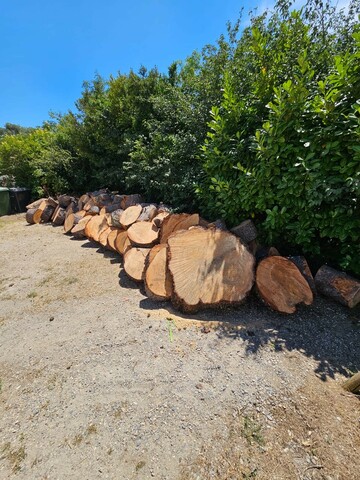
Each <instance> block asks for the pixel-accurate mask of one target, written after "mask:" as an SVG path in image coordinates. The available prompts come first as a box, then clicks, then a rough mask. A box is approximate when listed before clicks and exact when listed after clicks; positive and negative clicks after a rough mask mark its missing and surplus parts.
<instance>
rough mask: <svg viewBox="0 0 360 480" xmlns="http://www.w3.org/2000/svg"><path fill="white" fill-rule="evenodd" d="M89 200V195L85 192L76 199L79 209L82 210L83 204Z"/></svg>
mask: <svg viewBox="0 0 360 480" xmlns="http://www.w3.org/2000/svg"><path fill="white" fill-rule="evenodd" d="M89 200H90V196H89V195H88V194H87V193H85V194H84V195H81V197H80V198H79V201H78V206H79V210H83V208H84V206H85V205H86V203H87V202H88V201H89Z"/></svg>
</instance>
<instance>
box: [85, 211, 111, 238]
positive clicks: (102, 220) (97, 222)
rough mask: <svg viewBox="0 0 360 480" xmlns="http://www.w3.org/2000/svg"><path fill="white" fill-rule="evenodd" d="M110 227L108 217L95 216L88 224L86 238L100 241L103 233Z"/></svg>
mask: <svg viewBox="0 0 360 480" xmlns="http://www.w3.org/2000/svg"><path fill="white" fill-rule="evenodd" d="M108 227H109V225H108V224H107V216H106V214H105V215H95V216H93V217H92V218H91V220H90V222H88V223H87V224H86V227H85V236H86V237H87V238H88V239H89V240H94V241H95V242H98V241H99V238H100V235H101V233H102V232H103V231H104V230H106V229H107V228H108Z"/></svg>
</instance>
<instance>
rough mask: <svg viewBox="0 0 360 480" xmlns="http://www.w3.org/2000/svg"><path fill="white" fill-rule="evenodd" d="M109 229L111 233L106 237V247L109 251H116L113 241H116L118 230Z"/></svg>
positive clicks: (114, 228)
mask: <svg viewBox="0 0 360 480" xmlns="http://www.w3.org/2000/svg"><path fill="white" fill-rule="evenodd" d="M110 228H111V232H110V233H109V236H108V237H107V247H108V248H109V249H110V250H114V251H116V248H115V240H116V237H117V236H118V234H119V232H120V230H119V229H118V228H116V227H110Z"/></svg>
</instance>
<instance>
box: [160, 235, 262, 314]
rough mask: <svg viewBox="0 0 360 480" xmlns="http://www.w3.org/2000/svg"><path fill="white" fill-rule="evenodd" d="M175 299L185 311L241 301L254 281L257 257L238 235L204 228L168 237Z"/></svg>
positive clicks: (173, 296) (176, 304)
mask: <svg viewBox="0 0 360 480" xmlns="http://www.w3.org/2000/svg"><path fill="white" fill-rule="evenodd" d="M168 245H169V270H170V273H171V275H172V280H173V294H172V301H173V303H174V304H175V306H177V307H179V308H181V309H182V310H183V311H185V312H194V311H197V310H199V308H201V307H215V306H218V305H221V304H239V303H241V302H242V301H243V300H244V298H245V297H246V296H247V294H248V293H249V292H250V290H251V288H252V286H253V283H254V264H255V259H254V257H253V255H251V253H249V252H248V250H247V249H246V247H245V246H244V245H243V244H242V243H241V242H240V240H239V239H238V238H236V237H235V236H234V235H232V234H231V233H229V232H223V231H221V230H213V229H211V230H205V229H203V228H201V227H197V228H192V229H191V230H186V231H179V232H177V233H175V234H173V235H171V236H170V237H169V239H168Z"/></svg>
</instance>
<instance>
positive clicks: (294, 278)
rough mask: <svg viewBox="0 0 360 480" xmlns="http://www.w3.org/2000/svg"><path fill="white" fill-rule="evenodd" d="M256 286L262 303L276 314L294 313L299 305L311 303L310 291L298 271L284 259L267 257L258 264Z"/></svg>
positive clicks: (311, 295)
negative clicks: (276, 312)
mask: <svg viewBox="0 0 360 480" xmlns="http://www.w3.org/2000/svg"><path fill="white" fill-rule="evenodd" d="M256 286H257V289H258V292H259V294H260V297H261V298H262V299H263V300H264V302H265V303H266V304H267V305H269V306H270V307H271V308H272V309H274V310H276V311H278V312H282V313H294V312H295V311H296V305H298V304H299V303H305V305H310V304H311V303H312V302H313V294H312V291H311V289H310V287H309V284H308V283H307V281H306V280H305V278H304V277H303V275H302V274H301V273H300V270H299V269H298V268H297V266H296V265H294V263H293V262H291V261H290V260H288V259H287V258H284V257H280V256H272V257H267V258H265V259H264V260H262V261H261V262H260V263H259V265H258V267H257V270H256Z"/></svg>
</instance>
